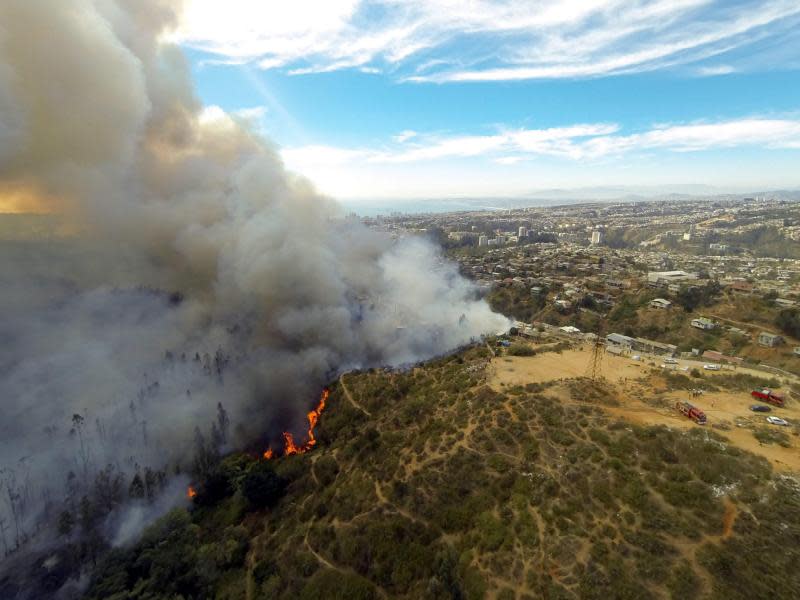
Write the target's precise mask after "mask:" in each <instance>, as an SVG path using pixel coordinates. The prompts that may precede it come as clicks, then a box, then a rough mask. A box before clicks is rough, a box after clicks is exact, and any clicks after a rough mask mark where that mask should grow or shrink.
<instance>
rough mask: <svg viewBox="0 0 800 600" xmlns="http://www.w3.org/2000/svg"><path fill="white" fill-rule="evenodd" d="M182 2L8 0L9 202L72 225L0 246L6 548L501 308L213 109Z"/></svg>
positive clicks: (2, 98) (1, 154)
mask: <svg viewBox="0 0 800 600" xmlns="http://www.w3.org/2000/svg"><path fill="white" fill-rule="evenodd" d="M179 19H180V3H178V2H172V1H168V0H135V1H134V0H5V1H4V2H2V3H0V195H5V198H6V202H5V203H4V204H0V205H8V204H9V202H16V203H17V206H16V207H15V208H16V209H17V210H20V211H24V210H26V209H34V210H49V211H52V212H55V213H57V214H58V215H59V220H60V223H61V225H62V227H61V231H62V233H63V232H67V233H66V234H64V235H60V236H58V237H55V238H53V239H48V240H42V239H37V240H19V239H17V240H13V241H5V242H3V244H2V256H0V285H2V290H3V291H2V294H1V295H0V340H1V341H2V343H1V344H0V403H2V404H0V407H1V408H2V421H1V422H0V428H2V430H1V431H0V465H2V467H3V471H2V477H0V486H1V487H0V494H1V495H0V498H2V504H0V506H1V507H2V508H0V533H2V537H0V543H1V544H3V545H4V546H3V550H4V552H5V553H7V554H8V553H12V552H13V551H14V550H16V549H18V548H20V547H23V546H25V545H26V544H28V545H30V544H31V543H34V542H35V541H36V540H41V539H44V538H45V537H46V535H50V534H53V535H54V532H55V531H56V530H59V529H60V530H61V532H62V535H67V536H69V535H72V534H71V533H69V532H70V531H72V528H71V527H69V526H68V525H70V524H69V523H66V524H65V523H63V522H59V520H60V519H61V520H62V521H63V520H64V519H67V517H64V514H65V512H66V513H70V514H71V513H76V514H77V512H79V511H80V504H81V502H82V501H83V499H84V498H86V497H87V494H88V493H89V491H90V490H94V491H95V492H97V493H105V494H106V495H109V494H110V495H111V498H110V499H108V498H107V500H108V501H109V502H110V503H111V505H112V508H111V509H110V510H109V511H108V512H107V513H105V514H104V515H103V527H104V528H107V527H109V523H112V524H117V525H118V524H119V519H118V516H117V517H115V516H114V515H118V514H119V510H120V509H119V506H122V505H124V504H125V502H127V498H128V496H129V495H130V491H131V489H132V488H131V486H132V485H133V483H134V482H133V481H132V478H134V477H135V475H137V474H138V476H139V477H140V479H141V483H142V488H141V491H142V494H143V496H144V497H145V499H146V498H149V497H150V496H151V495H152V496H153V497H155V496H157V495H158V494H159V493H161V491H162V490H164V489H166V487H167V486H168V485H169V480H170V479H171V478H172V477H174V471H175V469H176V468H182V469H184V470H186V469H188V468H190V467H191V465H190V461H191V456H192V453H193V450H194V449H196V447H197V444H198V431H199V435H200V436H201V437H202V438H203V439H201V440H200V443H202V444H208V445H214V446H215V448H216V449H222V450H224V449H226V448H234V447H238V446H241V445H244V444H249V443H252V442H253V441H254V440H256V439H258V438H259V436H262V437H263V436H264V435H265V433H268V432H270V431H279V430H280V429H281V428H288V429H290V430H292V431H295V432H296V433H297V434H298V435H299V436H300V437H302V432H303V429H304V420H303V415H304V413H305V411H306V410H308V408H309V406H310V405H311V404H312V403H313V401H314V400H315V398H316V396H317V394H318V393H319V390H320V387H321V386H322V385H323V384H324V383H325V382H326V381H328V380H330V378H332V377H334V376H335V375H336V374H337V373H339V372H341V371H343V370H347V369H351V368H357V367H363V366H371V365H401V364H405V363H409V362H414V361H418V360H421V359H425V358H427V357H430V356H433V355H437V354H440V353H442V352H445V351H447V350H449V349H452V348H454V347H457V346H459V345H462V344H464V343H467V342H469V341H470V340H472V339H475V338H478V337H480V336H481V335H483V334H486V333H494V332H497V331H499V330H502V329H503V328H505V327H506V325H507V321H506V319H505V318H504V317H502V316H500V315H497V314H494V313H492V312H491V311H490V310H489V308H488V306H487V305H486V304H485V303H483V302H481V301H479V300H477V299H476V296H475V293H474V289H473V288H472V287H471V285H470V284H469V283H468V282H466V281H465V280H464V279H462V278H461V277H460V276H459V275H458V273H457V271H456V269H455V268H454V266H453V265H450V264H448V263H446V262H444V261H443V260H442V259H441V257H440V256H439V254H438V252H437V251H436V249H434V248H433V247H432V246H430V245H429V244H428V243H426V242H425V241H423V240H420V239H410V238H407V239H401V240H399V241H398V240H392V239H390V238H389V237H387V236H384V235H381V234H378V233H375V232H372V231H369V230H367V229H366V228H364V227H362V226H361V225H360V224H359V223H358V222H357V221H354V220H351V219H346V218H344V217H343V215H342V213H341V211H340V209H339V207H338V206H337V205H336V204H335V202H333V201H331V200H330V199H327V198H325V197H322V196H320V195H319V194H318V193H316V192H315V190H314V188H313V186H312V185H311V184H310V183H309V182H308V181H306V180H305V179H303V178H302V177H300V176H298V175H295V174H292V173H289V172H287V171H286V170H285V169H284V168H283V165H282V163H281V161H280V159H279V157H278V156H277V154H276V152H275V150H274V148H273V147H272V146H271V145H270V143H269V142H268V141H266V140H265V139H263V138H262V137H260V136H259V135H257V134H256V133H254V132H253V131H251V130H250V129H249V128H248V125H247V123H245V122H242V121H239V120H237V119H236V118H234V117H231V116H230V115H227V114H226V113H224V112H223V111H221V110H219V109H207V108H205V109H204V108H203V107H202V106H201V104H200V103H199V101H198V100H197V98H196V97H195V95H194V93H193V90H192V87H191V83H190V80H189V74H188V69H187V66H186V64H185V60H184V58H183V56H182V54H181V52H180V50H179V49H178V48H176V47H174V46H171V45H170V44H169V43H167V42H166V41H165V40H166V39H167V38H166V37H165V36H166V34H167V33H168V32H169V31H170V30H171V28H173V27H174V26H175V25H176V23H177V22H178V21H179ZM9 198H11V199H12V200H9ZM266 441H267V440H265V442H266ZM98 489H99V490H100V491H99V492H98ZM135 491H137V493H138V491H139V487H138V486H135ZM136 499H137V500H139V499H140V498H138V497H137V498H136ZM142 522H144V519H143V520H142ZM76 526H77V525H76ZM125 530H126V532H129V530H130V527H129V526H126V527H125ZM103 533H104V534H106V533H108V532H106V531H104V532H103ZM108 534H109V535H111V538H112V539H114V538H115V537H117V536H118V535H120V533H119V528H118V529H117V531H114V532H110V533H108ZM126 535H128V534H127V533H126Z"/></svg>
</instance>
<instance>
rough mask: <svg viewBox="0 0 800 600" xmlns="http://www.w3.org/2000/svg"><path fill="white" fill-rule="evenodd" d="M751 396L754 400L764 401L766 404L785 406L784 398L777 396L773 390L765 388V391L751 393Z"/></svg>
mask: <svg viewBox="0 0 800 600" xmlns="http://www.w3.org/2000/svg"><path fill="white" fill-rule="evenodd" d="M750 395H751V396H752V397H753V398H758V399H759V400H763V401H764V402H769V403H770V404H773V405H775V406H783V396H781V395H780V394H776V393H775V392H773V391H772V390H768V389H766V388H764V389H763V390H753V391H752V392H750Z"/></svg>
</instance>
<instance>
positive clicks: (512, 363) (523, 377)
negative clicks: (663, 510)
mask: <svg viewBox="0 0 800 600" xmlns="http://www.w3.org/2000/svg"><path fill="white" fill-rule="evenodd" d="M591 358H592V353H591V351H590V350H589V349H588V348H586V349H583V350H580V349H578V350H566V351H564V352H562V353H560V354H559V353H556V352H546V353H541V354H537V355H536V356H531V357H522V356H520V357H513V356H508V357H506V356H500V357H497V358H494V359H493V360H492V364H491V371H490V376H489V384H490V385H491V386H492V387H493V388H495V389H497V390H503V389H508V388H509V387H513V386H516V385H525V384H528V383H545V382H550V381H558V380H561V379H572V378H575V377H585V376H586V375H587V371H588V368H589V364H590V362H591ZM650 362H655V363H656V364H657V365H660V364H661V362H660V361H658V360H657V359H655V360H654V359H650V358H645V360H642V361H634V360H632V359H630V358H626V357H619V356H614V355H611V354H605V355H604V356H603V361H602V365H601V369H600V371H601V373H602V375H603V377H605V378H606V379H607V380H608V381H609V382H610V383H612V384H613V387H614V389H615V390H616V395H617V399H618V400H619V402H620V406H615V407H604V410H606V411H607V412H609V413H610V414H613V415H615V416H618V417H620V418H624V419H628V420H630V421H633V422H636V423H640V424H643V425H666V426H668V427H675V428H680V429H689V428H690V427H698V425H695V424H694V422H692V421H691V420H689V419H687V418H686V417H684V416H682V415H680V414H679V413H678V412H677V411H676V410H675V408H674V406H675V403H676V402H677V401H679V400H688V401H689V402H691V403H692V404H694V405H695V406H697V407H699V408H700V409H702V410H703V411H704V412H705V413H706V416H707V417H708V424H707V425H706V427H708V428H709V429H713V431H715V432H716V433H718V434H720V435H722V436H723V437H725V438H726V439H727V440H728V442H729V443H731V444H733V445H735V446H737V447H739V448H742V449H743V450H748V451H750V452H753V453H754V454H758V455H760V456H763V457H764V458H766V459H767V460H769V461H770V462H771V463H772V465H773V467H775V468H776V469H778V470H781V471H793V472H797V473H800V438H798V436H797V435H794V434H793V432H794V431H795V429H794V428H792V427H780V426H775V425H769V424H767V422H766V416H767V415H766V414H764V413H754V412H752V411H751V410H750V405H752V404H757V403H758V402H757V401H756V400H755V399H754V398H752V397H751V396H750V394H749V393H748V392H747V391H731V390H720V391H706V392H704V393H703V394H702V395H700V396H697V397H694V398H693V397H691V394H690V392H689V391H688V390H671V389H668V388H667V389H665V387H664V386H665V384H664V379H663V378H662V377H659V375H657V374H654V372H653V367H652V365H651V364H649V363H650ZM680 363H681V365H680V366H683V363H684V361H680ZM686 364H692V363H686ZM659 371H660V369H659ZM745 371H746V370H745V369H740V370H739V372H745ZM673 372H675V371H673ZM677 372H679V373H683V374H684V375H686V372H683V371H677ZM716 375H717V373H716V372H709V373H705V372H704V377H703V378H700V379H698V380H697V385H698V387H703V381H704V380H706V377H707V378H708V379H707V381H709V382H713V380H714V376H716ZM760 375H761V376H763V373H762V374H760ZM548 395H553V396H554V397H557V398H558V399H559V401H562V402H580V401H581V399H580V398H576V399H571V398H570V397H569V393H568V392H567V390H566V386H558V387H556V388H551V389H550V390H549V391H548ZM768 414H771V415H775V416H779V417H782V418H785V419H786V420H787V421H789V422H790V423H792V424H798V423H800V403H798V402H797V401H793V400H789V402H788V403H787V406H786V407H785V408H776V407H773V408H772V412H771V413H768ZM756 427H775V428H776V429H777V430H780V431H783V432H784V433H786V434H787V436H788V447H784V446H781V445H779V444H776V443H773V444H764V443H762V442H760V441H759V440H758V439H756V437H755V436H754V435H753V432H754V429H755V428H756Z"/></svg>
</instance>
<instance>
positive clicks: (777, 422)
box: [767, 416, 789, 427]
mask: <svg viewBox="0 0 800 600" xmlns="http://www.w3.org/2000/svg"><path fill="white" fill-rule="evenodd" d="M767 422H768V423H772V424H773V425H783V426H784V427H785V426H786V425H788V424H789V421H787V420H786V419H781V418H780V417H772V416H770V417H767Z"/></svg>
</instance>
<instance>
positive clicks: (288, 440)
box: [263, 388, 331, 460]
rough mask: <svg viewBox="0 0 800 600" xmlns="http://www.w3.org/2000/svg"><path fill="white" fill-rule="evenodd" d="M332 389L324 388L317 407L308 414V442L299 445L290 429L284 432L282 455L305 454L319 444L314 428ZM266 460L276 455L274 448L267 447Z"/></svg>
mask: <svg viewBox="0 0 800 600" xmlns="http://www.w3.org/2000/svg"><path fill="white" fill-rule="evenodd" d="M330 393H331V392H330V390H329V389H328V388H325V389H324V390H322V394H321V395H320V397H319V402H318V403H317V406H316V408H314V409H313V410H311V411H309V413H308V414H307V417H308V431H307V432H306V438H307V439H306V442H305V443H304V444H301V445H298V444H297V443H295V441H294V436H293V435H292V434H291V433H289V432H288V431H284V432H283V453H282V454H281V456H292V455H293V454H304V453H306V452H308V451H309V450H311V449H312V448H313V447H314V446H316V445H317V438H316V437H315V436H314V429H315V428H316V426H317V423H318V422H319V417H320V415H321V414H322V411H323V410H325V403H326V402H327V401H328V396H330ZM263 456H264V458H265V459H266V460H271V459H273V458H275V457H276V454H275V451H274V450H273V449H272V448H267V450H266V452H264V454H263Z"/></svg>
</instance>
